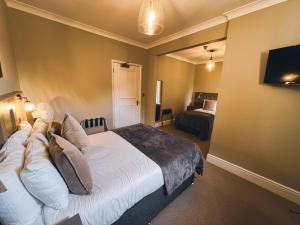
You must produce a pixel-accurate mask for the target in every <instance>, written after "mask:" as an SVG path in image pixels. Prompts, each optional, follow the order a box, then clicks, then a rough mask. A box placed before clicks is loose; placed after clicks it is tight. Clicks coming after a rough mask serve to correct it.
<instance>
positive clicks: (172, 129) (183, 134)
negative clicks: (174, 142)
mask: <svg viewBox="0 0 300 225" xmlns="http://www.w3.org/2000/svg"><path fill="white" fill-rule="evenodd" d="M159 129H161V130H163V131H166V132H168V133H170V134H174V135H177V136H180V137H183V138H186V139H188V140H190V141H192V142H194V143H196V144H197V145H199V147H200V149H201V151H202V154H203V157H204V158H206V156H207V154H208V151H209V146H210V140H206V141H203V140H201V139H200V138H199V137H197V136H195V135H191V134H189V133H186V132H184V131H181V130H176V129H175V127H174V126H173V125H166V126H163V127H160V128H159Z"/></svg>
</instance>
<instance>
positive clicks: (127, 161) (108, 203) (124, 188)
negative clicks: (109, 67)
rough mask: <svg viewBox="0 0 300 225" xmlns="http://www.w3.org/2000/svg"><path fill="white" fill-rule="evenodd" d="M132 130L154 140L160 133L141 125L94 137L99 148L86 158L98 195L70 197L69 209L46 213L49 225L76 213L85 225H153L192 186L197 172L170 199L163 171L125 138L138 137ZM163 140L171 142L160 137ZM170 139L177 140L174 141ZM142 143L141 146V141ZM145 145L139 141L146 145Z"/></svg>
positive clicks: (50, 210) (184, 181)
mask: <svg viewBox="0 0 300 225" xmlns="http://www.w3.org/2000/svg"><path fill="white" fill-rule="evenodd" d="M132 129H135V130H138V131H139V132H140V131H141V130H144V132H146V133H149V131H150V133H151V135H153V132H156V129H155V130H154V128H151V127H148V126H145V125H142V124H139V125H135V126H131V127H127V128H122V129H118V130H115V131H108V132H103V133H98V134H94V135H90V136H89V139H90V141H91V143H92V144H93V145H94V146H93V147H91V148H90V149H87V150H86V151H85V153H84V155H85V158H86V159H87V161H88V162H89V165H90V168H91V172H92V177H93V181H94V182H95V184H94V187H93V193H92V194H91V195H89V196H84V197H82V196H77V195H70V199H69V200H70V202H69V207H68V208H66V209H64V210H59V211H58V210H54V209H52V208H50V207H44V210H43V214H44V220H45V224H46V225H48V224H49V225H53V224H55V223H57V222H60V221H63V220H64V219H65V218H68V217H71V216H73V215H74V214H76V213H79V215H80V217H81V220H82V222H83V224H103V225H104V224H114V225H125V224H126V225H127V224H128V225H129V224H130V225H135V224H136V225H142V224H148V223H149V222H150V221H151V219H152V218H153V217H154V216H155V215H157V214H158V213H159V211H160V210H161V209H162V208H164V207H165V206H166V205H167V204H168V203H170V202H171V201H172V200H173V199H174V198H175V197H176V196H178V195H179V194H180V193H181V192H182V191H183V190H184V189H186V188H187V187H188V186H189V185H190V184H191V183H192V182H193V178H194V177H193V176H194V171H191V173H189V174H188V176H187V178H186V179H184V180H183V181H182V182H179V183H180V184H179V186H178V187H175V189H174V190H172V191H171V193H170V194H168V193H167V190H166V187H165V181H164V175H163V172H162V169H161V167H160V166H158V164H157V163H155V162H154V161H153V160H151V159H150V158H149V157H147V156H146V155H145V154H144V153H143V152H141V151H140V150H138V149H137V148H136V147H135V146H134V145H132V144H131V143H130V142H129V141H127V140H125V138H123V137H122V136H121V135H123V136H125V135H126V134H127V135H128V136H131V134H132V133H134V131H132ZM152 129H153V130H152ZM151 131H152V132H151ZM117 133H119V134H121V135H119V134H117ZM125 133H126V134H125ZM158 135H163V136H164V135H167V136H168V134H166V133H164V132H161V131H159V134H158ZM128 136H127V137H126V138H127V139H128ZM169 137H171V138H172V139H173V136H169ZM138 139H139V140H141V138H140V137H139V138H138ZM130 141H131V142H134V141H133V140H130ZM151 141H153V140H151ZM180 141H181V140H180ZM142 142H143V141H142ZM142 142H141V141H139V143H140V144H141V145H143V144H142ZM158 142H160V141H158ZM186 143H187V142H185V144H186ZM144 144H146V145H147V143H145V142H144ZM191 146H193V145H191ZM153 147H154V145H153V144H152V149H153ZM199 156H200V155H199ZM177 157H179V156H177ZM164 161H165V160H164ZM196 161H198V159H197V160H196ZM200 161H201V162H200ZM99 162H101V163H99ZM173 162H174V160H173ZM199 162H200V164H199ZM202 166H203V164H202V159H200V158H199V161H198V162H197V168H198V169H199V170H202ZM173 168H174V167H173ZM176 173H177V172H176Z"/></svg>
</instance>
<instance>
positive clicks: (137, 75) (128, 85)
mask: <svg viewBox="0 0 300 225" xmlns="http://www.w3.org/2000/svg"><path fill="white" fill-rule="evenodd" d="M141 69H142V68H141V66H140V65H135V64H123V63H119V62H115V61H113V113H114V127H115V128H118V127H124V126H129V125H133V124H137V123H139V122H140V110H141V107H140V105H141V104H140V102H141Z"/></svg>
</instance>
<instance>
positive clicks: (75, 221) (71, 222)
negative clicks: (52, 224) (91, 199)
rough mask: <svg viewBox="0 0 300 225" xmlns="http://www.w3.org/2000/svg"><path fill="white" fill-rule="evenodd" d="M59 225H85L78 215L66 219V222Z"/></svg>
mask: <svg viewBox="0 0 300 225" xmlns="http://www.w3.org/2000/svg"><path fill="white" fill-rule="evenodd" d="M58 225H83V224H82V222H81V219H80V216H79V214H76V215H75V216H73V217H71V218H69V219H66V220H65V221H64V222H61V223H59V224H58Z"/></svg>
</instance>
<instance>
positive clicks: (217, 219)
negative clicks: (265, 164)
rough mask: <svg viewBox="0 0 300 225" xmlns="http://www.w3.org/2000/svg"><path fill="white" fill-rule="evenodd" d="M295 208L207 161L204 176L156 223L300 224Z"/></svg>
mask: <svg viewBox="0 0 300 225" xmlns="http://www.w3.org/2000/svg"><path fill="white" fill-rule="evenodd" d="M164 130H165V129H164ZM166 131H167V130H166ZM167 132H168V131H167ZM177 135H178V134H177ZM291 210H296V211H297V210H298V211H299V210H300V208H299V206H297V205H296V204H294V203H292V202H289V201H287V200H285V199H283V198H281V197H279V196H277V195H275V194H273V193H271V192H268V191H266V190H264V189H262V188H260V187H258V186H256V185H254V184H252V183H250V182H248V181H246V180H243V179H241V178H239V177H237V176H235V175H232V174H230V173H228V172H226V171H224V170H222V169H220V168H218V167H216V166H214V165H212V164H209V163H206V167H205V173H204V176H203V177H199V176H198V177H197V178H196V180H195V182H194V184H193V185H192V186H191V187H189V188H188V189H187V190H186V191H184V192H183V193H182V194H181V195H180V196H179V197H178V198H176V199H175V200H174V201H173V202H172V203H171V204H170V205H169V206H168V207H167V208H165V209H164V210H163V211H162V212H161V213H160V214H159V215H158V216H157V217H156V218H155V219H154V220H153V221H152V225H256V224H258V225H299V224H300V215H299V214H295V213H292V212H291Z"/></svg>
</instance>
